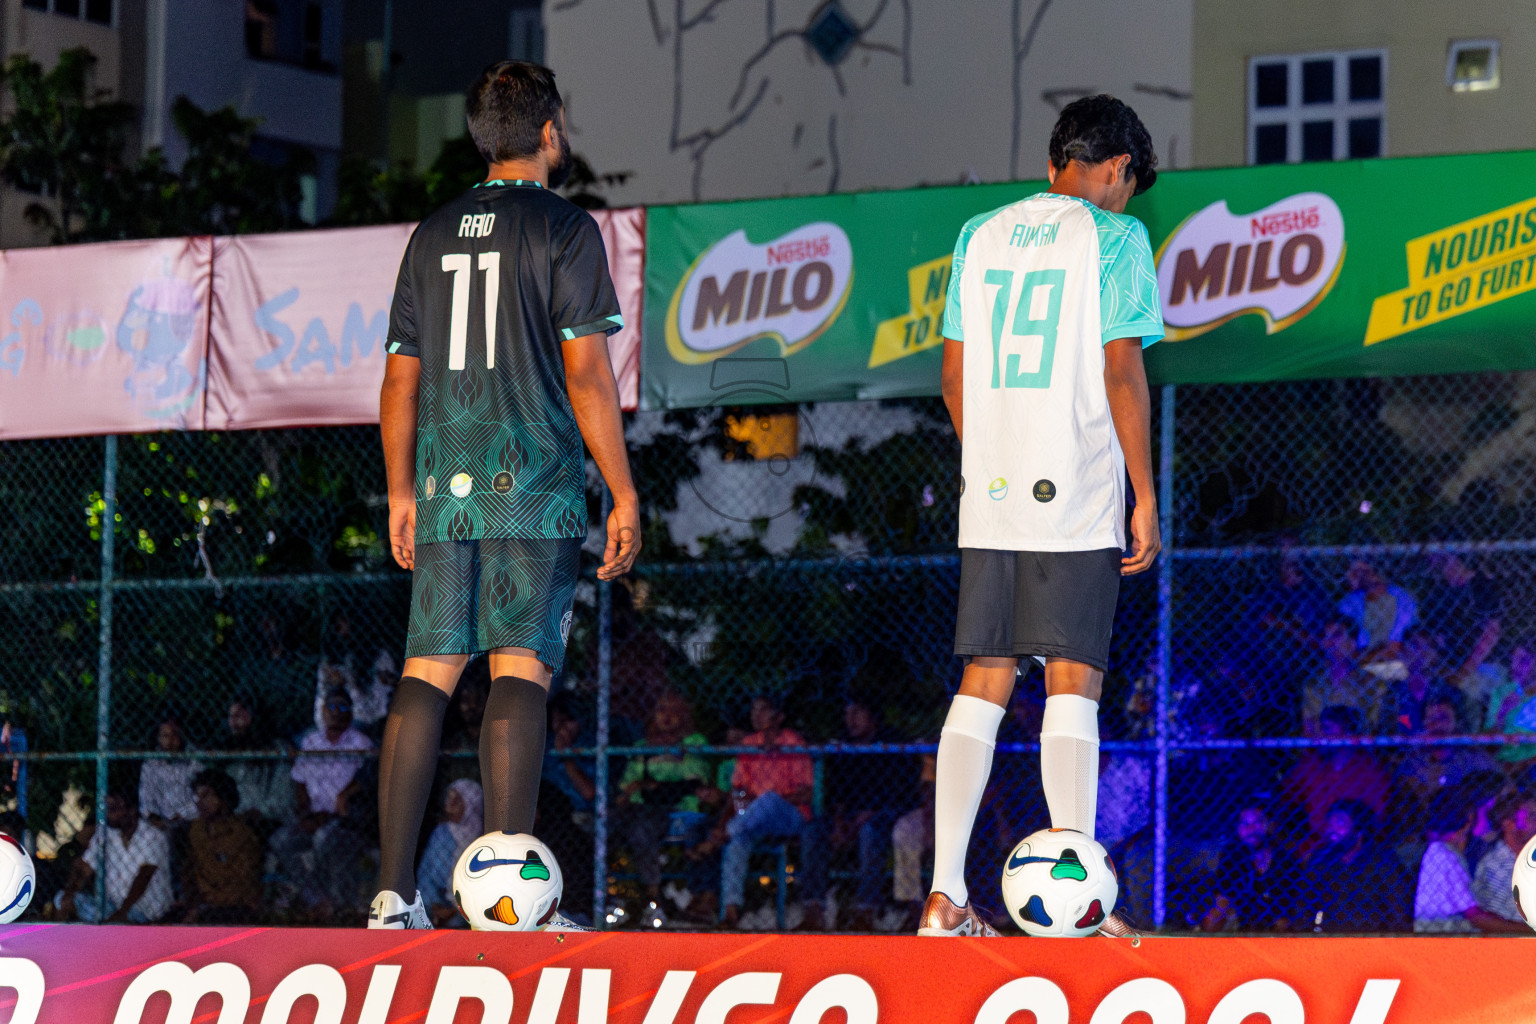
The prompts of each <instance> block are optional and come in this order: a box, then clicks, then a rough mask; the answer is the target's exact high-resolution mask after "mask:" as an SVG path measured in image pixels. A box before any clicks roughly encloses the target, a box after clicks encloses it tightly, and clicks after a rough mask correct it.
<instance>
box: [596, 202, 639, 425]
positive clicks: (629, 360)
mask: <svg viewBox="0 0 1536 1024" xmlns="http://www.w3.org/2000/svg"><path fill="white" fill-rule="evenodd" d="M592 216H593V217H595V218H597V226H598V227H599V228H601V229H602V232H603V245H604V246H605V247H606V248H607V249H608V273H610V274H612V275H613V287H614V290H615V291H617V292H618V295H619V308H620V309H622V310H623V311H624V329H623V330H621V331H618V332H617V333H615V334H614V335H613V336H611V337H610V338H609V339H608V358H609V359H610V360H611V361H612V362H613V375H614V376H615V377H617V378H618V381H619V406H620V407H621V408H622V409H624V410H625V411H626V412H631V411H633V410H635V409H638V408H640V304H641V302H643V301H644V298H643V296H644V295H645V209H644V208H643V207H638V206H637V207H633V208H631V209H628V210H596V211H594V212H593V214H592Z"/></svg>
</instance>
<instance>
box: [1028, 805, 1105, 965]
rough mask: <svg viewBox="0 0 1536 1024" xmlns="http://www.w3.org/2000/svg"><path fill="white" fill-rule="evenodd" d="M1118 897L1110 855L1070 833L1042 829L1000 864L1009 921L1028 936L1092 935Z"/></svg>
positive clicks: (1084, 838) (1083, 837)
mask: <svg viewBox="0 0 1536 1024" xmlns="http://www.w3.org/2000/svg"><path fill="white" fill-rule="evenodd" d="M1119 896H1120V881H1119V879H1118V877H1117V876H1116V874H1115V865H1114V862H1113V861H1111V860H1110V859H1109V853H1108V852H1106V851H1105V849H1104V847H1102V846H1100V845H1099V844H1098V843H1096V842H1094V841H1093V840H1092V839H1089V838H1088V837H1087V836H1085V835H1084V834H1083V833H1081V832H1077V831H1075V830H1073V829H1066V828H1050V829H1042V830H1041V831H1039V832H1036V833H1035V834H1034V835H1032V836H1029V837H1028V838H1026V839H1025V840H1023V841H1022V842H1020V843H1019V845H1018V846H1015V847H1014V848H1013V852H1012V853H1010V854H1009V855H1008V859H1007V861H1005V862H1004V863H1003V902H1004V903H1005V904H1006V905H1007V907H1008V916H1010V917H1012V918H1013V920H1014V923H1015V924H1017V925H1018V926H1019V927H1020V928H1022V929H1024V931H1025V932H1026V933H1027V934H1029V935H1038V936H1064V937H1068V938H1076V937H1079V936H1083V935H1092V934H1093V933H1094V932H1096V931H1098V930H1099V926H1100V925H1102V924H1103V923H1104V918H1105V917H1107V916H1108V915H1109V913H1110V911H1112V910H1114V909H1115V900H1116V899H1117V898H1119Z"/></svg>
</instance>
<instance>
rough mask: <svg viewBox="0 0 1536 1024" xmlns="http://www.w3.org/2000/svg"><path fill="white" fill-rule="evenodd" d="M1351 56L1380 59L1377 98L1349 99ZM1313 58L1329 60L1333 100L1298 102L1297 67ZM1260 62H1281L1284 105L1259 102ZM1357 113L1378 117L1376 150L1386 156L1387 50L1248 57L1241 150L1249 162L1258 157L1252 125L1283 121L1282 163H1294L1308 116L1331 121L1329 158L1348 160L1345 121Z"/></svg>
mask: <svg viewBox="0 0 1536 1024" xmlns="http://www.w3.org/2000/svg"><path fill="white" fill-rule="evenodd" d="M1354 57H1377V58H1380V60H1381V97H1380V98H1379V99H1374V100H1357V101H1351V100H1350V99H1349V98H1348V97H1349V62H1350V59H1351V58H1354ZM1315 60H1332V61H1333V84H1334V90H1333V102H1332V103H1309V104H1303V103H1302V102H1301V68H1302V65H1303V64H1306V63H1308V62H1310V61H1315ZM1264 64H1285V65H1286V68H1287V70H1286V79H1285V90H1286V96H1285V100H1286V102H1285V105H1284V106H1283V107H1260V106H1259V105H1258V100H1259V66H1260V65H1264ZM1357 117H1376V118H1380V119H1381V151H1380V152H1379V153H1378V154H1377V155H1378V156H1386V155H1387V153H1388V149H1387V51H1386V49H1385V48H1381V49H1365V50H1323V51H1321V52H1317V53H1277V54H1269V55H1266V56H1262V57H1250V58H1248V127H1247V136H1248V137H1247V140H1246V145H1245V152H1246V154H1247V161H1248V163H1249V164H1250V165H1252V164H1253V163H1254V162H1255V160H1256V159H1257V157H1258V142H1257V137H1258V129H1259V128H1261V127H1263V126H1265V125H1272V124H1283V125H1285V126H1286V131H1285V162H1286V163H1288V164H1295V163H1300V162H1301V131H1302V125H1303V124H1305V123H1307V122H1309V121H1332V122H1333V158H1334V159H1335V160H1348V159H1349V122H1350V121H1351V120H1352V119H1354V118H1357Z"/></svg>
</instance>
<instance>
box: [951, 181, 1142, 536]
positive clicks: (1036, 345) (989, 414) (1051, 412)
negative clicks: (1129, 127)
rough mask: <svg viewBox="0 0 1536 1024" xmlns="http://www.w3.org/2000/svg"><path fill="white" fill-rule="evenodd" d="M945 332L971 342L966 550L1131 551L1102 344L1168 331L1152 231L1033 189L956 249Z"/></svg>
mask: <svg viewBox="0 0 1536 1024" xmlns="http://www.w3.org/2000/svg"><path fill="white" fill-rule="evenodd" d="M944 336H945V337H946V338H953V339H954V340H955V341H961V342H965V350H964V371H965V384H964V389H963V398H962V405H963V414H964V426H965V437H964V443H963V444H962V445H961V455H960V472H961V491H960V546H961V547H963V548H994V549H998V550H1005V551H1094V550H1099V549H1102V548H1110V547H1117V548H1124V547H1125V455H1124V453H1123V452H1122V451H1121V450H1120V440H1119V438H1118V437H1117V436H1116V434H1115V425H1114V422H1113V421H1112V420H1111V418H1110V413H1109V398H1108V396H1107V394H1106V393H1105V390H1104V345H1105V344H1107V343H1108V342H1110V341H1114V340H1115V339H1117V338H1138V337H1139V338H1141V339H1142V345H1143V347H1145V346H1147V345H1150V344H1152V343H1153V342H1155V341H1157V340H1158V339H1160V338H1162V336H1163V315H1162V309H1161V306H1160V305H1159V302H1158V293H1157V270H1156V268H1155V267H1154V266H1153V262H1152V247H1151V245H1150V243H1149V242H1148V241H1147V229H1146V228H1145V227H1144V226H1143V225H1142V223H1141V222H1140V221H1138V220H1137V219H1136V218H1134V217H1128V216H1125V215H1124V214H1115V213H1109V212H1108V211H1105V210H1101V209H1099V208H1098V207H1096V206H1094V205H1093V204H1092V203H1089V202H1086V201H1084V200H1082V199H1076V198H1072V197H1068V196H1059V195H1054V194H1052V193H1041V194H1039V195H1034V196H1030V197H1029V198H1028V199H1024V200H1021V201H1020V202H1017V203H1013V204H1011V205H1009V206H1005V207H1003V208H1002V209H999V210H993V211H992V212H990V213H984V214H982V215H981V216H979V217H975V218H972V220H971V221H970V222H969V223H967V224H966V225H965V228H964V229H963V230H962V231H961V232H960V240H959V241H958V242H957V243H956V245H955V261H954V268H953V270H952V272H951V274H950V279H949V298H948V302H947V304H946V305H945V309H944Z"/></svg>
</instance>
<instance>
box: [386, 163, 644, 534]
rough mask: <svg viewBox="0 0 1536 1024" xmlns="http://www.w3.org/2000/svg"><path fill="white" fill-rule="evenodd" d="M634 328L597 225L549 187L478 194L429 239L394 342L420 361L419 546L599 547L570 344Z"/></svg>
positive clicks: (405, 285)
mask: <svg viewBox="0 0 1536 1024" xmlns="http://www.w3.org/2000/svg"><path fill="white" fill-rule="evenodd" d="M623 324H624V320H623V317H622V316H621V315H620V313H619V302H618V298H617V297H616V296H615V295H614V290H613V281H612V279H611V278H610V277H609V276H608V258H607V255H606V253H605V252H604V250H603V239H602V235H601V234H599V233H598V229H597V223H596V222H595V221H594V220H593V219H592V218H591V216H589V215H588V214H587V212H586V211H585V210H582V209H580V208H579V207H576V206H573V205H572V204H571V203H569V202H567V201H566V200H564V199H562V198H560V197H559V196H557V195H555V194H554V193H552V192H549V191H548V190H546V189H543V188H541V187H539V185H538V183H536V182H513V181H507V182H500V181H498V182H491V183H488V184H485V185H480V186H477V187H476V188H474V189H471V190H470V191H469V192H466V193H465V194H464V195H462V196H460V197H459V198H457V199H455V200H453V201H452V202H450V203H448V204H447V205H446V206H444V207H442V208H441V209H439V210H437V211H436V212H434V213H433V214H432V215H431V216H429V217H427V218H426V219H425V220H423V221H422V222H421V223H420V224H419V225H418V226H417V228H416V231H415V233H414V234H412V235H411V241H410V244H409V245H408V246H406V250H405V258H404V259H403V260H402V261H401V264H400V277H399V280H398V282H397V283H396V285H395V300H394V305H393V307H392V308H391V310H390V317H389V342H388V350H389V352H390V353H391V354H393V355H402V356H414V357H416V358H419V359H420V360H421V386H420V392H419V396H418V401H417V413H416V542H417V543H419V544H431V543H436V542H439V541H446V540H484V539H489V538H524V539H531V538H550V539H558V538H569V537H585V536H586V531H587V504H586V486H585V485H586V473H585V469H584V464H583V460H582V445H581V434H580V432H579V431H578V430H577V428H576V417H575V415H574V413H573V412H572V410H571V401H570V398H569V396H568V395H567V394H566V389H565V359H564V354H563V352H562V349H561V344H562V342H564V341H568V340H570V339H572V338H579V337H582V336H583V335H587V334H597V333H599V332H601V333H606V334H612V333H613V332H614V331H616V330H618V329H619V328H620V327H622V326H623Z"/></svg>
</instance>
